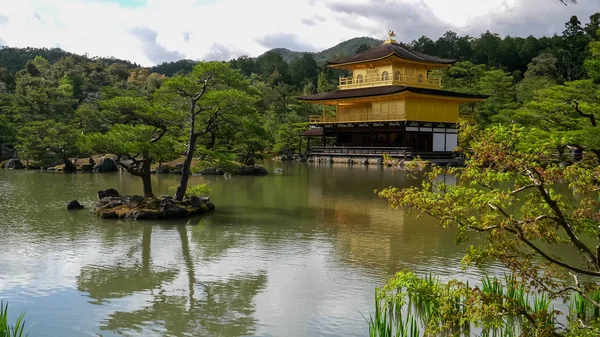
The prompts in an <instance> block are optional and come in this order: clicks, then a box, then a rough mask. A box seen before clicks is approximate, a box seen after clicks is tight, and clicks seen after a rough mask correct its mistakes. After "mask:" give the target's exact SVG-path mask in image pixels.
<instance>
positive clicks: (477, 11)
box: [0, 0, 600, 66]
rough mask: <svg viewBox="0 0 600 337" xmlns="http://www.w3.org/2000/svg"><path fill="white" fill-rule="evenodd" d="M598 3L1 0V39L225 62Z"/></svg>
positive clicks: (480, 27)
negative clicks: (276, 50)
mask: <svg viewBox="0 0 600 337" xmlns="http://www.w3.org/2000/svg"><path fill="white" fill-rule="evenodd" d="M598 11H600V0H579V4H577V5H570V6H568V7H565V6H564V5H562V4H560V2H559V1H558V0H0V45H8V46H11V47H27V46H32V47H48V48H51V47H59V48H62V49H65V50H68V51H71V52H74V53H79V54H83V53H88V54H89V55H90V56H114V57H117V58H122V59H128V60H131V61H134V62H137V63H139V64H142V65H145V66H148V65H153V64H157V63H162V62H165V61H174V60H179V59H182V58H188V59H194V60H222V59H226V60H229V59H231V58H232V57H237V56H241V55H250V56H258V55H260V54H261V53H263V52H265V51H267V50H269V49H271V48H275V47H284V48H289V49H292V50H297V51H319V50H322V49H325V48H329V47H331V46H333V45H335V44H337V43H339V42H342V41H344V40H347V39H350V38H353V37H358V36H371V37H375V38H379V39H384V38H385V37H386V36H387V35H386V32H387V30H388V29H393V30H395V31H396V34H397V35H398V37H397V38H396V39H398V40H402V41H405V42H410V41H411V40H413V39H415V38H418V37H419V36H421V35H427V36H430V37H432V38H437V37H439V36H440V35H441V34H443V33H444V32H445V31H447V30H449V29H451V30H454V31H457V32H459V33H462V34H464V33H469V34H471V35H479V34H480V33H481V32H484V31H485V30H490V31H493V32H497V33H499V34H501V35H507V34H510V35H519V36H526V35H535V36H541V35H551V34H554V33H560V32H562V30H563V26H564V23H565V22H566V21H568V19H569V17H570V16H571V15H577V16H578V17H579V18H580V20H581V21H582V22H584V23H585V22H587V21H588V18H589V16H590V15H591V14H593V13H594V12H598Z"/></svg>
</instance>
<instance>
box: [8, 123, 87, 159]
mask: <svg viewBox="0 0 600 337" xmlns="http://www.w3.org/2000/svg"><path fill="white" fill-rule="evenodd" d="M79 138H80V135H79V134H78V132H77V130H76V129H75V128H74V127H73V126H70V125H66V124H64V123H61V122H55V121H52V120H44V121H35V122H30V123H27V124H26V125H25V126H23V127H22V128H21V129H20V130H19V134H18V136H17V139H18V145H17V149H18V150H19V152H20V154H21V156H22V157H23V158H28V159H33V160H44V161H56V160H66V159H68V158H70V157H73V156H75V155H77V154H78V153H79V149H78V147H77V143H78V140H79Z"/></svg>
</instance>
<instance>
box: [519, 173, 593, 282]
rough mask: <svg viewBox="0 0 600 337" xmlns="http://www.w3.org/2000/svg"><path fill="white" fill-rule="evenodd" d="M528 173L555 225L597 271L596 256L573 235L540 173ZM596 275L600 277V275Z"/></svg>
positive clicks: (569, 225) (571, 228)
mask: <svg viewBox="0 0 600 337" xmlns="http://www.w3.org/2000/svg"><path fill="white" fill-rule="evenodd" d="M528 171H529V177H530V179H531V181H532V182H533V183H534V184H535V185H536V187H537V189H538V191H539V192H540V194H541V196H542V198H543V199H544V201H545V202H546V204H547V205H548V206H549V207H550V209H552V212H553V213H554V214H555V215H556V218H557V219H556V223H557V224H558V225H559V226H560V227H562V229H563V230H564V231H565V233H566V234H567V236H568V237H569V240H570V241H571V243H573V245H574V246H575V247H576V248H577V249H578V250H579V251H580V252H581V253H582V254H583V255H584V256H585V257H586V259H587V260H588V262H589V263H590V264H591V265H592V266H594V268H596V269H598V258H597V257H596V255H595V254H594V253H592V251H591V249H590V248H589V247H588V246H587V245H586V244H585V243H583V241H581V240H580V239H579V237H578V236H577V234H575V231H574V230H573V227H571V224H570V223H569V221H568V220H567V219H566V217H565V215H564V214H563V212H562V210H561V209H560V207H559V206H558V203H557V202H556V200H554V199H552V197H551V196H550V194H549V193H548V191H546V188H545V186H544V182H543V180H542V179H541V175H540V173H539V172H537V170H535V169H533V168H530V169H528ZM533 172H535V173H536V174H537V176H538V178H535V177H534V176H533ZM598 275H599V276H600V273H599V274H598Z"/></svg>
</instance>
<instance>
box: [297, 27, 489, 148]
mask: <svg viewBox="0 0 600 337" xmlns="http://www.w3.org/2000/svg"><path fill="white" fill-rule="evenodd" d="M388 34H389V39H388V40H386V41H385V42H384V43H383V44H382V45H381V46H379V47H376V48H373V49H370V50H367V51H365V52H362V53H359V54H357V55H354V56H350V57H347V58H344V59H340V60H336V61H331V62H328V66H329V67H331V68H335V69H343V70H347V71H348V72H349V73H350V76H349V77H344V78H340V79H339V88H338V90H336V91H331V92H325V93H320V94H315V95H309V96H299V97H297V98H298V99H299V100H301V101H304V102H308V103H313V104H321V105H323V114H322V115H317V116H310V120H309V122H310V127H311V128H310V129H309V130H308V131H307V132H305V133H304V134H303V136H305V137H319V138H320V139H321V140H322V145H320V146H314V145H313V146H312V147H311V150H310V152H311V153H312V154H316V155H318V154H322V155H331V156H336V155H340V156H348V155H349V156H381V155H382V154H383V153H386V154H388V155H391V156H398V157H401V156H405V157H406V156H409V157H413V156H416V155H419V156H421V157H423V158H444V157H450V158H451V157H452V151H453V149H454V148H456V146H457V144H458V140H457V123H458V121H459V106H460V105H461V104H463V103H473V102H480V101H483V100H484V99H485V98H487V96H484V95H476V94H465V93H457V92H451V91H445V90H442V83H441V79H440V78H438V77H433V76H430V75H431V71H432V70H435V69H441V68H447V67H450V66H451V65H452V64H453V63H454V62H455V60H449V59H443V58H439V57H435V56H429V55H425V54H422V53H418V52H414V51H410V50H408V49H407V48H405V47H403V46H401V45H400V44H398V43H397V42H396V41H395V40H394V39H393V37H394V36H395V35H394V32H393V31H390V32H389V33H388ZM327 106H333V107H335V113H332V112H329V111H328V110H333V108H329V109H327V108H326V107H327Z"/></svg>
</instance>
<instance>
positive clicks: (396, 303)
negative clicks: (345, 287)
mask: <svg viewBox="0 0 600 337" xmlns="http://www.w3.org/2000/svg"><path fill="white" fill-rule="evenodd" d="M476 289H479V290H478V291H476ZM589 296H590V297H591V298H592V299H596V298H598V300H600V291H599V292H597V293H594V294H590V295H589ZM584 300H585V299H584V298H582V297H581V298H574V300H573V303H574V304H573V305H574V306H576V307H577V308H579V309H578V310H579V311H580V312H581V313H582V315H583V314H585V317H586V318H588V319H592V318H598V315H599V314H600V310H598V309H597V308H595V307H594V306H593V305H591V303H589V301H587V300H585V301H584ZM474 301H475V302H474ZM492 308H495V309H493V310H502V312H499V311H490V310H491V309H492ZM525 316H532V317H537V318H539V319H540V320H541V322H542V325H543V326H539V327H538V326H532V325H531V323H530V322H529V321H527V320H526V319H525V318H524V317H525ZM474 318H475V319H476V320H477V322H474V321H473V319H474ZM367 322H368V325H369V335H370V336H371V337H416V336H419V337H421V336H434V335H440V336H473V333H475V335H477V336H489V337H515V336H523V335H528V334H529V333H530V332H532V331H533V330H535V331H538V330H539V329H545V328H546V327H549V329H552V327H554V325H555V323H556V312H555V311H554V308H553V306H552V301H551V299H550V298H549V297H548V296H547V295H546V294H543V293H539V294H531V293H530V292H528V291H527V290H526V287H525V285H524V284H522V283H521V282H518V280H517V279H516V278H515V277H514V276H506V277H505V279H504V280H499V279H498V278H496V277H489V276H485V277H483V279H482V280H481V287H480V288H477V287H476V288H471V287H469V285H468V283H467V284H461V283H448V284H444V283H442V282H441V281H440V280H439V278H436V277H433V276H432V275H431V274H430V275H426V276H424V277H418V276H416V275H414V274H406V273H399V274H398V275H397V276H396V277H395V278H393V279H392V280H390V283H388V285H386V287H385V288H383V289H377V290H376V291H375V315H374V316H371V317H370V318H369V319H367ZM473 329H474V330H475V331H472V330H473ZM539 331H541V330H539Z"/></svg>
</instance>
